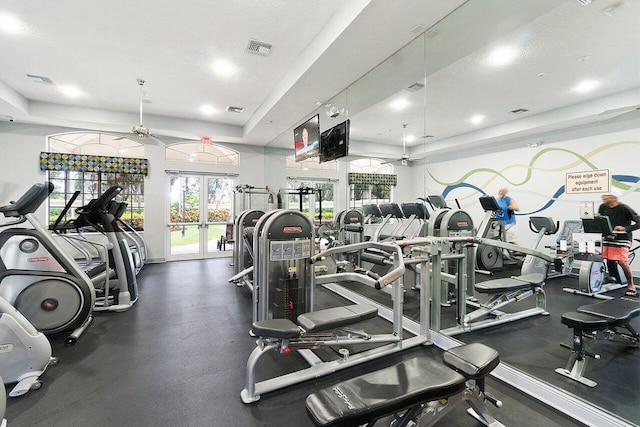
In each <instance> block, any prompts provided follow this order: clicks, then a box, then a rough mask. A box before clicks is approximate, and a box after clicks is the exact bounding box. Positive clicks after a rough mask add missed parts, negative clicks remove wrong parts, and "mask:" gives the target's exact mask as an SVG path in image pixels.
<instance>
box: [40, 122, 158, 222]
mask: <svg viewBox="0 0 640 427" xmlns="http://www.w3.org/2000/svg"><path fill="white" fill-rule="evenodd" d="M47 147H48V151H49V153H54V154H50V155H48V154H46V153H43V155H41V159H40V161H41V168H42V169H44V170H46V173H47V179H48V180H49V181H50V182H52V183H53V185H54V189H53V193H52V194H51V196H50V197H49V199H48V207H47V209H48V215H47V216H48V220H49V222H50V223H52V222H55V221H56V219H58V217H59V216H60V213H61V212H62V210H63V208H64V206H65V205H66V204H67V202H68V201H69V200H71V198H72V197H73V195H74V194H75V192H76V191H78V192H79V195H78V197H77V198H76V199H75V201H74V203H73V205H72V209H69V210H68V211H67V214H66V215H65V218H63V219H61V221H65V220H68V219H71V218H73V217H74V216H75V208H77V207H80V206H84V205H86V204H87V203H89V201H90V200H91V199H95V198H97V197H98V196H99V195H100V194H102V193H103V192H104V191H105V190H106V189H108V188H109V187H112V186H114V185H118V186H120V187H122V192H121V193H120V194H119V195H118V197H117V198H116V200H117V201H119V202H126V203H127V210H126V211H125V212H124V213H123V214H122V217H121V219H122V220H123V221H126V222H128V223H129V224H130V225H132V226H133V227H136V228H138V229H142V228H143V227H144V175H143V174H142V173H131V170H132V168H130V167H128V166H125V167H119V166H120V164H133V163H136V162H138V164H140V162H141V159H142V158H143V157H144V145H143V144H142V143H140V142H139V141H136V140H133V139H128V138H126V137H122V136H119V135H110V134H105V133H92V132H72V133H65V134H58V135H51V136H49V137H48V138H47ZM70 155H76V157H77V155H81V157H80V159H78V160H77V161H76V162H75V164H72V163H74V162H69V161H68V159H69V158H70ZM85 156H100V158H98V159H91V158H89V159H87V158H86V157H85ZM58 158H59V159H58ZM105 158H108V159H107V160H106V161H105ZM113 158H115V159H117V160H116V161H115V162H114V161H113ZM56 159H58V160H56ZM63 159H65V160H66V163H65V161H63ZM43 162H45V165H43V164H42V163H43ZM50 162H53V163H50ZM56 162H59V163H56ZM118 162H120V163H118ZM53 164H55V167H52V168H48V166H50V165H53ZM116 164H117V165H116ZM145 164H146V163H145ZM43 166H44V167H43ZM137 171H138V169H136V172H137Z"/></svg>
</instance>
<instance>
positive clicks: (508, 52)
mask: <svg viewBox="0 0 640 427" xmlns="http://www.w3.org/2000/svg"><path fill="white" fill-rule="evenodd" d="M516 55H517V51H516V49H514V48H513V47H510V46H499V47H497V48H495V49H493V50H492V51H491V52H490V53H489V56H488V57H487V61H488V63H489V65H491V66H492V67H502V66H505V65H507V64H509V63H510V62H512V61H513V60H514V59H515V58H516Z"/></svg>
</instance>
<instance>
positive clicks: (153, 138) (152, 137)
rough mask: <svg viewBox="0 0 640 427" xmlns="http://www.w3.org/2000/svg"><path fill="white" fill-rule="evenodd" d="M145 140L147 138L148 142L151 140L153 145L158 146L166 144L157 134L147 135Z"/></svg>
mask: <svg viewBox="0 0 640 427" xmlns="http://www.w3.org/2000/svg"><path fill="white" fill-rule="evenodd" d="M147 140H149V142H151V143H152V144H153V145H157V146H158V147H166V146H167V144H165V143H164V142H162V141H161V140H160V139H159V138H158V137H157V136H155V135H149V137H148V138H147Z"/></svg>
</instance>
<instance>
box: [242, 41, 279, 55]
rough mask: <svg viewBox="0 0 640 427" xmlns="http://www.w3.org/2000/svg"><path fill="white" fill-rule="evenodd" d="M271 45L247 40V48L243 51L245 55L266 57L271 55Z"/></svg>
mask: <svg viewBox="0 0 640 427" xmlns="http://www.w3.org/2000/svg"><path fill="white" fill-rule="evenodd" d="M272 47H273V45H270V44H269V43H262V42H259V41H256V40H249V43H247V47H246V49H245V50H244V51H245V52H246V53H253V54H254V55H260V56H267V55H269V53H271V48H272Z"/></svg>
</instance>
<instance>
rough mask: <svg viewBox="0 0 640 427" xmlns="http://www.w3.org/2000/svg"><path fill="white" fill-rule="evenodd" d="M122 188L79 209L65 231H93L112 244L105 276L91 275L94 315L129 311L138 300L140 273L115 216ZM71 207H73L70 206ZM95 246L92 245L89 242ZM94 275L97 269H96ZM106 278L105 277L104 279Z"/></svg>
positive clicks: (108, 246)
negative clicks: (95, 288) (112, 271)
mask: <svg viewBox="0 0 640 427" xmlns="http://www.w3.org/2000/svg"><path fill="white" fill-rule="evenodd" d="M121 191H122V187H119V186H112V187H110V188H108V189H107V190H106V191H105V192H104V193H102V194H101V195H100V196H99V197H98V198H97V199H93V200H91V201H89V203H88V204H87V205H86V206H82V207H79V208H77V209H76V213H77V214H78V217H77V218H75V219H74V220H71V221H67V222H66V223H65V224H63V225H62V226H61V228H62V229H81V228H83V227H89V228H91V229H93V230H95V231H97V232H99V233H101V234H103V235H104V236H105V237H106V239H107V242H108V244H107V245H106V246H105V247H106V248H108V250H107V251H106V253H105V255H103V258H104V259H103V260H102V262H103V263H104V264H102V265H100V266H99V268H98V269H97V273H100V272H103V273H104V272H106V274H101V275H99V276H98V277H99V278H100V279H99V280H96V277H93V274H94V273H91V272H87V274H88V276H89V277H91V279H92V282H93V283H94V284H95V285H94V286H95V287H97V294H98V295H97V298H96V303H95V308H94V311H116V312H120V311H126V310H128V309H130V308H131V307H132V306H133V304H135V303H136V301H137V300H138V283H137V280H136V269H135V262H134V260H133V256H132V254H131V248H130V247H129V243H128V241H127V239H126V237H125V235H124V233H123V231H122V229H121V228H120V227H119V225H118V221H117V219H116V218H115V216H114V215H113V212H112V211H113V209H112V208H113V205H114V201H113V200H114V198H115V197H116V196H117V195H118V194H120V192H121ZM67 205H69V204H67ZM87 243H89V244H92V243H91V242H88V241H87ZM110 266H113V270H114V271H115V278H116V282H117V284H113V283H111V278H110V275H111V270H110V268H111V267H110ZM92 270H93V271H94V272H95V271H96V269H92ZM103 276H104V277H103Z"/></svg>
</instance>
